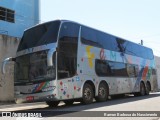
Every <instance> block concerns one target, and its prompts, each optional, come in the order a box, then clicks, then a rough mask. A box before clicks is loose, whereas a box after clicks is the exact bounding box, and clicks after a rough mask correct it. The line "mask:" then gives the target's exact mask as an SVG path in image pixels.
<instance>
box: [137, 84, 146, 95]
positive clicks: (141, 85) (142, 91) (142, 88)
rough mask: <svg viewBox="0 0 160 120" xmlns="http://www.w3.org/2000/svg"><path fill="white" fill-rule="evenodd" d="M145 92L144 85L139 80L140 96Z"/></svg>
mask: <svg viewBox="0 0 160 120" xmlns="http://www.w3.org/2000/svg"><path fill="white" fill-rule="evenodd" d="M145 93H146V90H145V86H144V83H142V82H141V84H140V93H139V94H140V96H144V95H145Z"/></svg>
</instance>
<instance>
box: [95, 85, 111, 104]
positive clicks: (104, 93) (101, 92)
mask: <svg viewBox="0 0 160 120" xmlns="http://www.w3.org/2000/svg"><path fill="white" fill-rule="evenodd" d="M107 99H108V88H107V85H106V84H103V83H101V84H100V85H99V88H98V96H97V97H96V101H98V102H104V101H106V100H107Z"/></svg>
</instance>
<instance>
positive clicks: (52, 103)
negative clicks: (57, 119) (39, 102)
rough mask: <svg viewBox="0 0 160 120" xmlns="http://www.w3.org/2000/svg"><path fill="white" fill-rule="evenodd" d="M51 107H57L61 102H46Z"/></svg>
mask: <svg viewBox="0 0 160 120" xmlns="http://www.w3.org/2000/svg"><path fill="white" fill-rule="evenodd" d="M46 103H47V105H48V106H49V107H57V106H58V104H59V103H60V101H46Z"/></svg>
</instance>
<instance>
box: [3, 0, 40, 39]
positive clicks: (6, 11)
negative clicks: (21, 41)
mask: <svg viewBox="0 0 160 120" xmlns="http://www.w3.org/2000/svg"><path fill="white" fill-rule="evenodd" d="M39 15H40V14H39V0H0V34H5V35H9V36H13V37H21V36H22V34H23V31H24V29H26V28H28V27H31V26H33V25H35V24H37V23H39Z"/></svg>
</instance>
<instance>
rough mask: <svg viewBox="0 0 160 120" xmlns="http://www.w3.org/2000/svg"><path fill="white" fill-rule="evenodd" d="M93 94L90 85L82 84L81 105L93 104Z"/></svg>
mask: <svg viewBox="0 0 160 120" xmlns="http://www.w3.org/2000/svg"><path fill="white" fill-rule="evenodd" d="M93 97H94V92H93V88H92V86H91V85H90V84H87V83H86V84H84V87H83V96H82V103H83V104H90V103H92V102H93Z"/></svg>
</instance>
